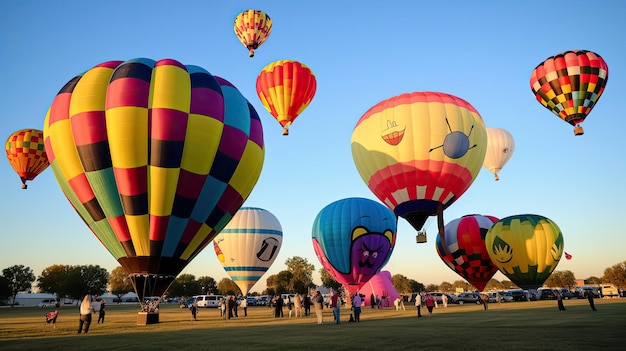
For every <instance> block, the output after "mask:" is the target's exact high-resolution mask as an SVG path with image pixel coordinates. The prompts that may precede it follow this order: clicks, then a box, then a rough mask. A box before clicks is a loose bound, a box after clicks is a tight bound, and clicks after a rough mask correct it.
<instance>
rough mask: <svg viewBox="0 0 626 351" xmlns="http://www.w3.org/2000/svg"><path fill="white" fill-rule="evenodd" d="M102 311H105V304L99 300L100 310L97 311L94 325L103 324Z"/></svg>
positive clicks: (102, 300)
mask: <svg viewBox="0 0 626 351" xmlns="http://www.w3.org/2000/svg"><path fill="white" fill-rule="evenodd" d="M104 310H105V303H104V299H100V310H99V311H98V321H97V322H96V323H100V322H102V323H104Z"/></svg>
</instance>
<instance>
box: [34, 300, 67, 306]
mask: <svg viewBox="0 0 626 351" xmlns="http://www.w3.org/2000/svg"><path fill="white" fill-rule="evenodd" d="M60 305H61V304H60V303H59V301H57V300H55V299H45V300H43V301H41V302H40V303H39V304H37V306H39V307H41V308H45V307H59V306H60Z"/></svg>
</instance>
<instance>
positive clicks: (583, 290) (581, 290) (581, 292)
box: [575, 286, 601, 299]
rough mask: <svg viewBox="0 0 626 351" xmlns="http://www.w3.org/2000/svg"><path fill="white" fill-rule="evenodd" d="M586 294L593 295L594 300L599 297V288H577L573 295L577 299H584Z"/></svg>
mask: <svg viewBox="0 0 626 351" xmlns="http://www.w3.org/2000/svg"><path fill="white" fill-rule="evenodd" d="M588 292H589V293H591V294H593V297H594V298H598V297H601V295H600V288H599V287H597V286H579V287H577V288H576V289H575V294H576V296H578V298H579V299H586V298H587V293H588Z"/></svg>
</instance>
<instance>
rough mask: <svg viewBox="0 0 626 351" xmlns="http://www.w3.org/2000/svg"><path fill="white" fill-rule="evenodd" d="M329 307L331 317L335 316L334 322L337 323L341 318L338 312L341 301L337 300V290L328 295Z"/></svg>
mask: <svg viewBox="0 0 626 351" xmlns="http://www.w3.org/2000/svg"><path fill="white" fill-rule="evenodd" d="M330 307H332V309H333V317H334V318H335V323H337V324H339V322H340V321H341V319H340V318H339V312H340V308H341V302H339V294H338V293H337V292H332V296H331V297H330Z"/></svg>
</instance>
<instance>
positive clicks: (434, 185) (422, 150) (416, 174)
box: [352, 92, 487, 232]
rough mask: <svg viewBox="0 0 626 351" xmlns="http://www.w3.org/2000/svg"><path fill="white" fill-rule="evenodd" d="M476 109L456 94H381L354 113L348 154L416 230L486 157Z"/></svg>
mask: <svg viewBox="0 0 626 351" xmlns="http://www.w3.org/2000/svg"><path fill="white" fill-rule="evenodd" d="M486 150H487V133H486V131H485V124H484V122H483V120H482V118H481V117H480V114H478V111H476V109H475V108H474V107H472V105H470V104H469V103H468V102H467V101H465V100H463V99H460V98H458V97H456V96H453V95H449V94H445V93H436V92H414V93H409V94H402V95H398V96H395V97H392V98H390V99H387V100H384V101H382V102H380V103H378V104H376V105H375V106H374V107H372V108H370V109H369V110H368V111H367V112H365V114H364V115H363V116H362V117H361V119H359V121H358V122H357V124H356V127H354V131H353V133H352V157H353V159H354V163H355V165H356V168H357V170H358V171H359V174H360V175H361V178H363V181H365V184H367V186H368V187H369V188H370V190H371V191H372V192H373V193H374V195H376V197H377V198H378V199H380V201H382V202H383V203H384V204H385V205H387V207H389V208H390V209H392V210H393V211H394V212H395V213H396V214H397V215H398V216H400V217H402V218H404V219H406V220H407V221H408V222H409V223H410V224H411V225H412V226H413V227H414V228H415V229H416V230H418V231H419V230H421V229H422V227H423V225H424V223H425V222H426V219H427V218H428V217H429V216H432V215H437V216H438V228H439V231H440V232H443V215H442V213H443V210H444V209H446V208H447V207H448V206H450V205H452V204H453V203H454V202H455V201H456V200H457V199H458V198H459V197H460V196H461V195H463V193H465V191H466V190H467V189H468V188H469V186H470V185H471V184H472V182H473V181H474V179H475V178H476V176H477V175H478V172H479V171H480V168H481V166H482V163H483V160H484V158H485V151H486Z"/></svg>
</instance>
